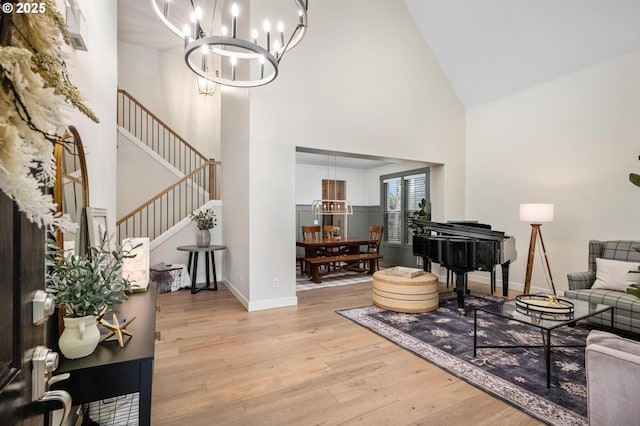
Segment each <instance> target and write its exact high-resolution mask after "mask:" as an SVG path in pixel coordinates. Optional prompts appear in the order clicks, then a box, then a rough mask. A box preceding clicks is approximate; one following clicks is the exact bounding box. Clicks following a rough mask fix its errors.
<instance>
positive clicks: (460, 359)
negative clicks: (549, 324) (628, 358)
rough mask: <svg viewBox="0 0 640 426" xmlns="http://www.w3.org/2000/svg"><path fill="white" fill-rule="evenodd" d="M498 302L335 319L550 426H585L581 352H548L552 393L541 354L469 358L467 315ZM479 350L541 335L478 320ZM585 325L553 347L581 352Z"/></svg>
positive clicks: (449, 299)
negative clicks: (349, 322) (348, 322)
mask: <svg viewBox="0 0 640 426" xmlns="http://www.w3.org/2000/svg"><path fill="white" fill-rule="evenodd" d="M499 300H500V299H498V298H495V297H491V296H483V295H478V294H472V295H471V296H467V297H466V298H465V306H466V310H467V316H461V315H459V314H458V311H457V302H456V298H455V295H454V294H453V293H445V294H443V295H441V297H440V306H439V308H438V309H437V310H436V311H433V312H428V313H423V314H403V313H397V312H391V311H386V310H384V309H380V308H378V307H375V306H367V307H362V308H354V309H347V310H342V311H338V313H339V314H340V315H342V316H344V317H346V318H348V319H350V320H352V321H354V322H355V323H357V324H359V325H361V326H363V327H366V328H368V329H370V330H371V331H373V332H375V333H377V334H379V335H380V336H383V337H385V338H387V339H388V340H390V341H392V342H393V343H395V344H397V345H398V346H400V347H402V348H405V349H408V350H410V351H411V352H413V353H414V354H416V355H418V356H420V357H422V358H423V359H425V360H427V361H429V362H431V363H433V364H435V365H437V366H439V367H440V368H443V369H444V370H446V371H448V372H449V373H451V374H454V375H455V376H457V377H459V378H461V379H463V380H465V381H467V382H469V383H470V384H472V385H474V386H476V387H478V388H480V389H482V390H484V391H486V392H488V393H490V394H492V395H494V396H496V397H498V398H500V399H502V400H504V401H506V402H508V403H509V404H511V405H513V406H515V407H516V408H518V409H520V410H522V411H524V412H526V413H527V414H529V415H531V416H533V417H535V418H536V419H538V420H540V421H542V422H544V423H547V424H552V425H587V418H586V417H585V416H586V412H587V408H586V407H587V401H586V395H587V388H586V378H585V371H584V349H583V348H554V349H552V354H551V364H552V366H551V389H547V387H546V370H545V361H544V350H543V349H541V348H518V349H513V348H508V349H507V348H505V349H488V348H486V349H478V351H477V357H474V356H473V313H474V312H473V311H474V309H475V308H476V307H478V306H483V305H487V304H489V303H495V302H496V301H499ZM478 324H479V325H478V336H479V337H478V344H479V345H518V344H542V335H541V332H540V330H539V329H537V328H534V327H531V326H527V325H524V324H522V323H520V322H517V321H513V320H508V319H504V318H501V317H498V316H495V315H491V314H487V313H484V312H479V313H478ZM589 331H590V330H589V327H588V326H586V324H582V323H578V325H577V326H576V327H571V328H570V327H562V328H560V329H558V330H554V331H553V332H552V344H553V345H559V344H573V345H580V344H584V342H585V340H586V336H587V334H588V333H589Z"/></svg>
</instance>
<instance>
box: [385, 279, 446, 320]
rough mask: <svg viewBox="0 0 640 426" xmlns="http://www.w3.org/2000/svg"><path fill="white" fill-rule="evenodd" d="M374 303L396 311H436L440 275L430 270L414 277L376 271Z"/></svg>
mask: <svg viewBox="0 0 640 426" xmlns="http://www.w3.org/2000/svg"><path fill="white" fill-rule="evenodd" d="M373 303H374V305H376V306H378V307H380V308H383V309H386V310H389V311H394V312H407V313H418V312H430V311H435V310H436V309H438V303H439V294H438V277H437V276H436V275H434V274H431V273H428V272H425V273H424V274H422V275H418V276H416V277H413V278H408V277H402V276H398V275H392V274H387V273H385V272H384V271H378V272H375V273H374V274H373Z"/></svg>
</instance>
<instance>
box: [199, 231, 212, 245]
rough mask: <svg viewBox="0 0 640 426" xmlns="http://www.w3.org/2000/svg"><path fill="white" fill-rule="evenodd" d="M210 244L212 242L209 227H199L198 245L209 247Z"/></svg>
mask: <svg viewBox="0 0 640 426" xmlns="http://www.w3.org/2000/svg"><path fill="white" fill-rule="evenodd" d="M209 244H211V232H210V231H209V230H208V229H198V230H197V231H196V245H197V246H198V247H209Z"/></svg>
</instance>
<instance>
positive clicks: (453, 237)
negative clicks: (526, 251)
mask: <svg viewBox="0 0 640 426" xmlns="http://www.w3.org/2000/svg"><path fill="white" fill-rule="evenodd" d="M413 226H414V235H413V254H414V256H420V257H422V259H423V260H424V269H425V271H428V270H429V269H430V266H431V263H430V262H435V263H439V264H440V265H441V266H443V267H445V268H447V269H449V270H451V271H453V272H454V273H455V275H456V292H457V297H458V310H459V311H460V313H461V314H463V315H464V313H465V312H464V293H465V282H466V275H467V272H469V271H489V272H492V277H493V271H494V269H495V266H496V265H501V267H502V295H503V296H505V297H506V296H507V295H508V292H509V264H510V263H511V262H513V261H514V260H516V256H517V253H516V239H515V237H512V236H508V235H505V233H504V232H501V231H493V230H491V227H490V226H489V225H485V224H479V223H472V222H460V223H440V222H431V221H427V220H421V219H414V220H413Z"/></svg>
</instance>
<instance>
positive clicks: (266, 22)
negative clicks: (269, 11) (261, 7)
mask: <svg viewBox="0 0 640 426" xmlns="http://www.w3.org/2000/svg"><path fill="white" fill-rule="evenodd" d="M262 28H263V29H264V31H265V32H267V33H268V32H269V31H271V22H269V20H268V19H265V20H264V22H263V23H262Z"/></svg>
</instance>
